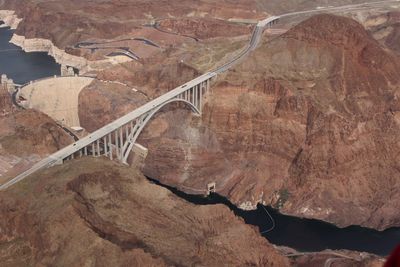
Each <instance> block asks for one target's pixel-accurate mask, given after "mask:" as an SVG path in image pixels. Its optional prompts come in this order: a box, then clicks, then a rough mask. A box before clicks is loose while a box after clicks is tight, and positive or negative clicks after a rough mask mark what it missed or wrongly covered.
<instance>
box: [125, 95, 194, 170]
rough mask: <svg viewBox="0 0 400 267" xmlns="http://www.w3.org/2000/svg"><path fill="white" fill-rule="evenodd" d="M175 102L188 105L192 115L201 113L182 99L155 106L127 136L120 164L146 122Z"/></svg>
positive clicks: (126, 156) (129, 151) (127, 154)
mask: <svg viewBox="0 0 400 267" xmlns="http://www.w3.org/2000/svg"><path fill="white" fill-rule="evenodd" d="M177 102H178V103H179V102H182V103H185V104H186V105H188V106H189V107H190V108H191V110H192V112H193V113H195V114H197V115H201V112H200V110H199V108H197V106H196V105H194V104H193V103H191V102H190V101H187V100H185V99H182V98H174V99H171V100H168V101H166V102H164V103H162V104H161V105H159V106H157V107H156V108H155V109H153V110H151V111H150V112H149V113H147V114H145V115H144V118H143V120H142V121H140V122H138V123H137V124H136V125H135V127H137V129H136V130H134V131H132V133H131V134H130V135H129V137H128V139H127V140H126V141H125V143H124V145H123V148H122V151H121V161H122V163H127V161H128V157H129V154H130V153H131V151H132V149H133V146H134V144H135V142H136V140H137V139H138V138H139V135H140V134H141V133H142V131H143V129H144V128H145V127H146V125H147V124H148V122H149V121H150V120H151V119H152V118H153V117H154V115H155V114H156V113H157V112H158V111H160V110H161V109H162V108H164V107H165V106H166V105H168V104H170V103H177Z"/></svg>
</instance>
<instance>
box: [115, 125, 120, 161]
mask: <svg viewBox="0 0 400 267" xmlns="http://www.w3.org/2000/svg"><path fill="white" fill-rule="evenodd" d="M114 138H115V155H117V159H120V158H119V147H118V130H116V131H115V132H114Z"/></svg>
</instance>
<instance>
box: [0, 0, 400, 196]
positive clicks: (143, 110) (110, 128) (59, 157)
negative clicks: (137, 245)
mask: <svg viewBox="0 0 400 267" xmlns="http://www.w3.org/2000/svg"><path fill="white" fill-rule="evenodd" d="M389 3H398V1H379V2H373V3H365V4H357V5H347V6H342V7H328V8H322V9H314V10H309V11H300V12H292V13H288V14H283V15H281V16H272V17H269V18H267V19H265V20H262V21H260V22H258V24H257V25H256V27H255V28H254V31H253V34H252V36H251V39H250V42H249V44H248V45H247V47H246V48H245V49H244V50H243V51H242V52H241V53H239V54H238V55H237V56H235V57H234V58H233V59H232V60H231V61H229V62H228V63H226V64H224V65H222V66H220V67H219V68H217V69H215V70H213V71H210V72H207V73H205V74H203V75H201V76H199V77H197V78H195V79H193V80H191V81H189V82H187V83H185V84H183V85H181V86H178V87H177V88H175V89H173V90H171V91H169V92H167V93H166V94H164V95H162V96H160V97H158V98H156V99H154V100H152V101H150V102H148V103H147V104H145V105H143V106H141V107H139V108H137V109H135V110H134V111H132V112H130V113H128V114H127V115H125V116H123V117H121V118H119V119H117V120H115V121H114V122H111V123H110V124H108V125H106V126H104V127H102V128H100V129H98V130H97V131H95V132H93V133H91V134H89V135H88V136H86V137H84V138H82V139H80V140H79V141H77V142H75V143H73V144H71V145H69V146H67V147H65V148H63V149H61V150H59V151H58V152H56V153H54V154H52V155H50V156H48V157H47V158H45V159H43V160H41V161H39V162H38V163H36V164H35V165H34V166H32V167H31V168H30V169H28V170H27V171H25V172H23V173H21V174H20V175H18V176H17V177H15V178H13V179H11V180H10V181H8V182H6V183H5V184H3V185H1V186H0V190H4V189H6V188H8V187H10V186H12V185H14V184H15V183H17V182H19V181H21V180H23V179H25V178H26V177H27V176H29V175H31V174H33V173H34V172H36V171H38V170H40V169H43V168H46V167H50V166H53V165H56V164H60V163H62V162H63V160H64V159H66V158H67V157H69V156H71V155H73V154H74V153H76V152H78V151H81V150H82V149H84V148H85V147H87V146H89V145H90V144H93V142H95V141H96V140H99V139H101V138H104V136H106V135H108V134H110V133H112V132H114V131H116V130H118V129H120V128H121V127H123V126H124V125H127V124H128V123H130V122H132V121H133V120H135V119H137V118H140V117H141V116H143V115H144V114H147V113H149V112H151V111H152V110H154V109H157V107H160V106H162V105H163V104H164V103H166V102H168V101H170V100H171V99H174V98H177V97H179V96H180V95H181V94H182V93H184V92H186V91H187V90H188V88H194V87H195V86H198V85H199V84H201V83H202V82H204V81H209V80H210V79H212V78H213V77H215V76H216V75H217V74H219V73H222V72H224V71H226V70H228V69H229V68H231V67H232V66H233V65H235V64H236V63H237V62H238V61H239V60H241V59H243V58H244V57H245V56H246V55H247V54H248V53H249V52H251V51H252V50H254V49H255V48H256V47H257V45H258V43H259V41H260V40H261V36H262V34H263V30H264V28H265V27H266V26H267V25H272V24H273V23H275V22H276V21H277V20H278V19H279V18H281V17H288V16H292V15H299V14H312V13H318V12H325V11H337V10H340V9H341V10H343V9H346V10H347V9H349V8H361V7H362V8H365V6H366V5H368V6H372V7H373V6H374V5H382V4H389Z"/></svg>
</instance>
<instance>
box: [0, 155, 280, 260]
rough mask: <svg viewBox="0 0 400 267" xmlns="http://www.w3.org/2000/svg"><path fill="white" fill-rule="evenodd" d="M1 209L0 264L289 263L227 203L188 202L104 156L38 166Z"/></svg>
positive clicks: (3, 197) (3, 200)
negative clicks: (43, 167) (48, 167)
mask: <svg viewBox="0 0 400 267" xmlns="http://www.w3.org/2000/svg"><path fill="white" fill-rule="evenodd" d="M54 175H56V176H57V179H50V178H51V177H53V176H54ZM27 188H29V190H27ZM0 213H1V215H2V218H3V219H2V220H1V222H0V227H1V229H2V231H1V233H0V241H1V242H2V244H3V249H2V250H1V253H0V259H1V262H2V263H3V266H21V265H57V266H71V265H74V266H82V265H89V266H110V265H113V266H189V265H192V264H194V263H195V264H197V265H202V266H288V260H287V259H285V258H284V257H283V256H281V255H280V254H279V253H278V252H276V251H275V250H274V249H273V248H272V246H271V245H270V244H269V243H268V242H267V241H266V240H265V239H263V238H262V237H261V236H259V235H258V234H257V232H256V230H255V229H253V228H252V227H249V226H247V225H245V224H244V223H243V221H242V220H240V219H238V218H236V217H235V216H234V215H233V213H232V212H230V211H229V210H228V208H226V207H224V206H221V205H212V206H193V205H191V204H189V203H187V202H185V201H183V200H181V199H178V198H177V197H176V196H174V195H172V193H170V192H169V191H167V190H166V189H163V188H160V187H158V186H156V185H153V184H150V183H149V182H147V180H145V179H144V177H143V176H141V174H140V173H138V172H137V171H136V170H134V169H132V168H127V167H122V166H119V165H118V164H116V163H113V162H110V161H107V160H93V159H84V160H81V161H74V162H70V163H68V164H66V165H63V166H60V167H57V168H53V169H51V170H46V171H44V172H41V173H38V175H35V176H34V177H31V178H30V179H27V180H25V181H24V182H22V183H20V184H18V185H16V186H15V187H13V188H11V189H9V190H8V191H7V192H2V194H1V196H0ZM4 264H5V265H4Z"/></svg>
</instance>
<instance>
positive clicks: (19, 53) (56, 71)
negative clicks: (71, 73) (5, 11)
mask: <svg viewBox="0 0 400 267" xmlns="http://www.w3.org/2000/svg"><path fill="white" fill-rule="evenodd" d="M1 24H2V23H1V22H0V25H1ZM13 32H14V31H12V30H10V29H9V28H0V74H7V76H8V77H9V78H11V79H13V80H14V82H15V83H17V84H24V83H27V82H29V81H32V80H36V79H40V78H44V77H49V76H53V75H60V65H59V64H57V63H56V62H55V60H54V59H53V58H52V57H50V56H49V55H47V53H42V52H33V53H26V52H24V51H23V50H22V49H21V48H20V47H18V46H16V45H13V44H11V43H9V41H10V40H11V37H12V35H13Z"/></svg>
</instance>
